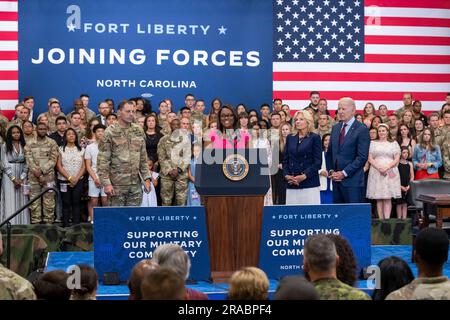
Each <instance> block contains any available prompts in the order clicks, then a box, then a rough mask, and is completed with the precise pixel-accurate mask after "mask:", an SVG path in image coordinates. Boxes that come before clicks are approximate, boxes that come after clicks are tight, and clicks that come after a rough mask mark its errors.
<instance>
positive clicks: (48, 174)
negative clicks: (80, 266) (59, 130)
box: [25, 123, 59, 223]
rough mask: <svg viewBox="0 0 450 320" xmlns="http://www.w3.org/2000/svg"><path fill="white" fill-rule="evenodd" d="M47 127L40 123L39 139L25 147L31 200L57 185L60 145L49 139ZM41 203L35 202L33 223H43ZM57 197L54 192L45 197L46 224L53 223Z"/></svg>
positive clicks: (32, 208)
mask: <svg viewBox="0 0 450 320" xmlns="http://www.w3.org/2000/svg"><path fill="white" fill-rule="evenodd" d="M47 130H48V128H47V125H46V124H45V123H39V124H38V126H37V137H36V140H34V141H33V142H32V143H31V144H27V145H26V146H25V159H26V161H27V165H28V181H29V183H30V199H32V198H33V197H35V196H36V195H38V194H39V193H40V192H41V191H42V190H44V189H45V188H47V187H51V186H52V187H53V186H54V185H55V166H56V161H57V160H58V156H59V152H58V145H57V144H56V142H55V140H53V139H51V138H49V137H47ZM40 204H41V202H40V201H35V202H34V203H33V204H32V205H31V206H30V210H31V223H39V222H41V207H40ZM54 209H55V196H54V194H53V193H52V192H47V193H46V194H45V195H44V217H43V219H44V223H53V221H54V218H55V216H54Z"/></svg>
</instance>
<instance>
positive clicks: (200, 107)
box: [191, 100, 208, 129]
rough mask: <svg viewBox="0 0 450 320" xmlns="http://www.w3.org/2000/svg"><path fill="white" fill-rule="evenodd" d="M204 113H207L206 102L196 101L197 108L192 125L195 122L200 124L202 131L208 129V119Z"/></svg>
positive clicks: (193, 112) (192, 116)
mask: <svg viewBox="0 0 450 320" xmlns="http://www.w3.org/2000/svg"><path fill="white" fill-rule="evenodd" d="M204 112H205V101H204V100H197V101H195V107H194V110H193V111H192V115H191V125H192V124H193V123H194V122H200V123H201V127H202V129H203V128H206V127H207V125H208V124H207V119H208V117H207V116H206V115H205V114H204Z"/></svg>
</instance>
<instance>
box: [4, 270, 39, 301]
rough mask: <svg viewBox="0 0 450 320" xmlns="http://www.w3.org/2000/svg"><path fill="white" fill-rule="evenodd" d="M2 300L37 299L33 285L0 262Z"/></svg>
mask: <svg viewBox="0 0 450 320" xmlns="http://www.w3.org/2000/svg"><path fill="white" fill-rule="evenodd" d="M0 300H36V294H35V293H34V289H33V285H32V284H31V283H30V282H29V281H28V280H26V279H24V278H22V277H21V276H19V275H18V274H16V273H14V272H12V271H11V270H9V269H8V268H5V267H4V266H3V265H1V264H0Z"/></svg>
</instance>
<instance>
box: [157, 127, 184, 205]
mask: <svg viewBox="0 0 450 320" xmlns="http://www.w3.org/2000/svg"><path fill="white" fill-rule="evenodd" d="M170 127H171V130H172V134H170V135H167V136H164V137H162V138H161V140H159V143H158V161H159V163H160V166H161V170H160V173H159V174H160V179H161V199H162V205H163V206H170V205H172V199H173V197H174V193H175V205H177V206H184V205H185V204H186V199H187V192H188V172H187V169H188V167H189V164H190V161H191V141H190V139H189V135H188V134H187V132H185V130H184V129H180V120H178V119H174V120H172V122H171V123H170Z"/></svg>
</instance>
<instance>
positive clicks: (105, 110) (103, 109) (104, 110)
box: [97, 101, 111, 126]
mask: <svg viewBox="0 0 450 320" xmlns="http://www.w3.org/2000/svg"><path fill="white" fill-rule="evenodd" d="M98 112H99V114H98V115H97V119H98V121H100V123H101V124H102V125H104V126H106V125H107V123H106V117H107V116H108V115H109V114H110V113H111V109H110V107H109V105H108V103H107V102H106V101H102V102H100V103H99V104H98Z"/></svg>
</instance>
